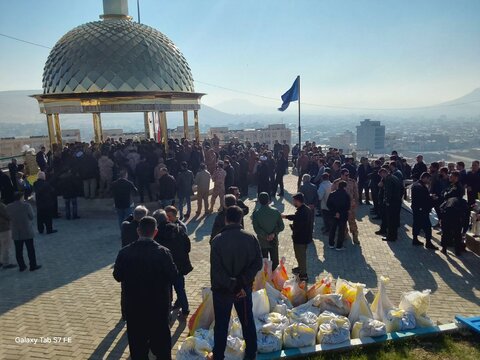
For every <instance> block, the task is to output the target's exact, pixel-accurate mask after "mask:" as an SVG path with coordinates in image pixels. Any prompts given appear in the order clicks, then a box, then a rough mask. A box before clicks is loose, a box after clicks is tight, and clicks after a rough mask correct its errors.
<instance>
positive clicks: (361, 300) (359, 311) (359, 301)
mask: <svg viewBox="0 0 480 360" xmlns="http://www.w3.org/2000/svg"><path fill="white" fill-rule="evenodd" d="M361 316H363V317H364V318H367V319H373V314H372V311H371V310H370V306H369V305H368V302H367V299H366V298H365V295H364V294H363V286H362V285H357V291H356V295H355V301H354V302H353V304H352V309H351V310H350V314H349V315H348V320H349V321H350V323H351V324H352V325H353V324H355V323H356V322H357V321H360V317H361Z"/></svg>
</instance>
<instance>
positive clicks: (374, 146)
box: [357, 119, 385, 154]
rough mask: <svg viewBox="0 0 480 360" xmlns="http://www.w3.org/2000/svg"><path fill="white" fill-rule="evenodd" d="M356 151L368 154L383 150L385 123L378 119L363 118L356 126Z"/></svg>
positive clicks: (378, 152)
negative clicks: (382, 123)
mask: <svg viewBox="0 0 480 360" xmlns="http://www.w3.org/2000/svg"><path fill="white" fill-rule="evenodd" d="M357 151H362V152H363V151H366V152H368V153H370V154H381V153H384V152H385V125H381V123H380V121H372V120H370V119H365V120H363V121H361V122H360V125H359V126H357Z"/></svg>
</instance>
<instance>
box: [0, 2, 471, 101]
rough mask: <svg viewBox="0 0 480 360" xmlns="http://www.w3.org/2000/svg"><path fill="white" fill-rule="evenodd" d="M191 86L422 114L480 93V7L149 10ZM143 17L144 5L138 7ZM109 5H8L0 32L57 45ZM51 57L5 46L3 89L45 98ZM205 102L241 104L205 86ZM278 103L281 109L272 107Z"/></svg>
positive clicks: (0, 5) (156, 5)
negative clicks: (297, 92)
mask: <svg viewBox="0 0 480 360" xmlns="http://www.w3.org/2000/svg"><path fill="white" fill-rule="evenodd" d="M140 3H141V18H142V19H141V20H142V22H143V23H145V24H147V25H150V26H152V27H155V28H157V29H158V30H160V31H162V32H163V33H165V34H166V35H167V36H168V37H170V38H171V39H172V40H173V41H174V42H175V44H176V45H177V46H178V47H179V48H180V50H181V51H182V52H183V54H184V55H185V57H186V58H187V60H188V62H189V64H190V67H191V68H192V72H193V76H194V79H196V80H200V81H203V82H210V83H213V84H217V85H222V86H225V87H229V88H235V89H239V90H243V91H248V92H254V93H259V94H264V95H266V96H273V97H278V96H280V95H281V93H283V92H284V91H285V90H286V89H287V88H288V87H289V86H290V85H291V83H292V82H293V80H294V78H295V76H296V75H297V74H300V75H301V77H302V98H303V99H304V101H308V102H314V103H322V104H335V105H352V106H382V107H385V106H417V105H428V104H435V103H438V102H441V101H445V100H449V99H452V98H455V97H459V96H462V95H464V94H466V93H467V92H470V91H471V90H473V89H474V88H477V87H480V0H455V1H453V0H415V1H413V0H412V1H400V0H350V1H342V0H329V1H327V0H288V1H287V0H242V1H227V0H223V1H222V0H202V1H201V0H175V1H173V0H171V1H165V0H140ZM129 6H130V14H131V15H134V16H135V19H136V1H135V0H130V1H129ZM102 12H103V11H102V1H101V0H41V1H40V0H15V1H5V0H4V1H0V32H1V33H5V34H8V35H11V36H15V37H19V38H22V39H26V40H29V41H33V42H38V43H41V44H45V45H47V46H53V45H54V44H55V42H56V41H57V40H58V39H59V38H60V37H61V36H62V35H63V34H64V33H65V32H67V31H68V30H70V29H72V28H73V27H75V26H77V25H80V24H82V23H85V22H88V21H96V20H97V19H98V15H99V14H101V13H102ZM48 52H49V51H48V50H47V49H42V48H39V47H34V46H31V45H27V44H23V43H19V42H15V41H13V40H9V39H6V38H3V37H0V90H14V89H39V88H41V78H42V72H43V65H44V63H45V60H46V58H47V56H48ZM196 90H197V91H202V92H206V93H208V94H209V95H208V97H206V98H205V102H206V103H207V104H212V105H215V104H217V103H220V102H222V101H225V100H229V99H232V98H244V99H248V100H251V101H253V102H256V103H259V104H262V105H265V104H266V105H269V106H271V105H272V104H271V102H269V101H263V100H261V99H257V98H250V97H245V96H242V95H239V94H235V93H231V92H228V91H224V90H220V89H216V88H213V87H210V86H207V85H203V84H200V83H197V84H196ZM275 105H278V104H275Z"/></svg>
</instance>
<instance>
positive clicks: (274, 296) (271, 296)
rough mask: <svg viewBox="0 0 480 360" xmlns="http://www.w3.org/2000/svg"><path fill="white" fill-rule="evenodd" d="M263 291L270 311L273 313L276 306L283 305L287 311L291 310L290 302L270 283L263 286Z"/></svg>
mask: <svg viewBox="0 0 480 360" xmlns="http://www.w3.org/2000/svg"><path fill="white" fill-rule="evenodd" d="M265 291H266V292H267V296H268V302H269V304H270V311H274V310H275V306H276V305H282V306H283V305H285V306H286V307H287V308H288V309H291V308H292V303H291V302H290V300H288V299H287V297H286V296H285V295H282V293H281V292H280V291H278V290H277V289H275V288H274V287H273V286H272V285H271V284H270V283H266V284H265Z"/></svg>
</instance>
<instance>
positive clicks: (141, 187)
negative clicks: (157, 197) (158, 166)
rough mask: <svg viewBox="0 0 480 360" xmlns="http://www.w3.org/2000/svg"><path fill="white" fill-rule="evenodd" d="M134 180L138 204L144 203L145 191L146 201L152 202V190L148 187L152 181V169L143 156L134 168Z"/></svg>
mask: <svg viewBox="0 0 480 360" xmlns="http://www.w3.org/2000/svg"><path fill="white" fill-rule="evenodd" d="M135 180H136V181H137V188H138V193H139V195H140V202H141V203H143V202H145V190H146V191H147V194H148V199H149V200H150V201H153V196H152V189H151V187H150V183H151V182H152V181H153V168H152V166H151V165H150V164H149V163H148V161H147V159H146V158H145V156H143V155H142V156H141V157H140V162H139V163H138V164H137V166H136V167H135Z"/></svg>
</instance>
